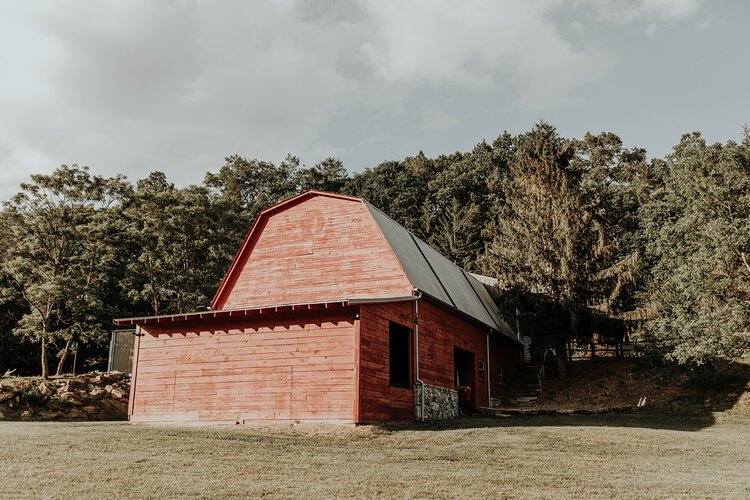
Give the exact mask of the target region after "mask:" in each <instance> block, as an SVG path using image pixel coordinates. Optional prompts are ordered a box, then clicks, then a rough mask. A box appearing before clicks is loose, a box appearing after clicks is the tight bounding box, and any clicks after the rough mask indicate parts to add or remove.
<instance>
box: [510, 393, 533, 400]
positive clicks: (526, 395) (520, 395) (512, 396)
mask: <svg viewBox="0 0 750 500" xmlns="http://www.w3.org/2000/svg"><path fill="white" fill-rule="evenodd" d="M508 398H510V399H518V398H534V399H537V398H539V391H536V392H533V391H514V392H511V393H510V394H508Z"/></svg>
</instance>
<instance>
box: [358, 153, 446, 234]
mask: <svg viewBox="0 0 750 500" xmlns="http://www.w3.org/2000/svg"><path fill="white" fill-rule="evenodd" d="M434 174H435V164H434V162H433V160H431V159H429V158H427V157H426V156H425V155H424V154H423V153H421V152H420V153H419V154H418V155H417V156H415V157H409V158H406V159H404V160H403V161H387V162H383V163H381V164H380V165H378V166H376V167H374V168H368V169H366V170H365V171H364V172H362V173H359V174H355V175H354V176H353V177H352V179H351V181H350V182H349V183H348V184H347V186H346V192H348V193H350V194H353V195H355V196H361V197H363V198H365V199H366V200H367V201H369V202H370V203H372V204H373V205H375V206H376V207H378V208H379V209H380V210H382V211H383V212H385V213H386V214H387V215H388V216H389V217H391V218H392V219H393V220H395V221H396V222H398V223H399V224H401V225H402V226H404V227H405V228H406V229H408V230H409V231H411V232H412V233H414V234H416V235H417V236H419V237H420V238H422V239H424V240H426V239H427V238H428V236H429V232H430V223H431V218H432V216H431V210H430V208H431V207H430V200H429V190H428V183H429V180H430V178H431V177H432V176H433V175H434Z"/></svg>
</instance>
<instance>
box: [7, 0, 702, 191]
mask: <svg viewBox="0 0 750 500" xmlns="http://www.w3.org/2000/svg"><path fill="white" fill-rule="evenodd" d="M695 8H697V3H696V2H679V1H677V0H673V1H666V0H662V1H657V2H655V3H653V2H648V3H647V2H645V1H644V2H625V3H622V2H615V1H610V2H604V3H603V4H601V3H599V2H593V1H591V2H586V1H582V0H568V1H565V0H540V1H535V2H527V1H521V0H509V1H506V2H493V1H487V0H467V1H463V2H455V1H453V0H434V1H427V0H414V1H410V2H402V1H399V2H396V1H392V0H360V1H348V0H336V1H333V0H332V1H328V2H307V1H302V0H276V1H268V2H243V1H229V0H228V1H212V2H209V1H200V0H194V1H189V0H184V1H172V2H153V1H147V0H128V1H114V0H108V1H101V2H96V3H91V2H88V1H83V0H70V1H66V2H64V3H61V2H55V1H51V0H50V1H48V2H23V1H20V0H19V1H15V2H10V3H6V4H4V12H3V16H2V17H0V65H1V66H0V67H2V68H3V77H2V78H0V172H1V173H2V175H1V176H0V199H2V198H6V197H7V196H8V195H9V194H10V193H12V192H14V191H15V190H16V189H17V186H18V184H19V182H21V181H23V180H26V179H27V178H28V175H29V174H30V173H31V172H49V171H51V170H52V169H54V168H55V167H56V166H58V165H59V164H61V163H79V164H89V165H91V167H92V168H93V170H94V171H95V172H97V173H103V174H113V173H116V172H123V173H126V174H128V175H129V176H130V177H131V178H138V177H142V176H145V175H146V174H147V173H148V172H149V171H151V170H154V169H160V170H164V171H166V172H167V173H168V174H169V176H170V177H171V178H172V179H174V180H175V181H177V182H180V183H189V182H200V181H201V180H202V177H203V175H204V173H205V172H206V171H207V170H210V169H215V168H217V167H219V166H220V165H221V164H222V162H223V158H224V157H225V156H227V155H230V154H234V153H238V154H242V155H245V156H248V157H260V158H264V159H269V160H277V161H278V160H280V159H282V158H283V157H284V156H285V154H286V153H287V152H291V153H294V154H303V155H304V154H310V155H320V154H329V153H330V154H338V155H340V156H341V157H342V158H344V160H345V161H347V159H355V160H356V163H357V164H360V165H361V164H363V163H366V162H368V161H372V160H373V159H371V158H361V157H358V156H357V152H356V151H353V150H352V148H351V144H345V143H342V142H337V139H336V136H337V135H341V136H346V137H350V138H351V134H350V133H348V132H350V130H351V127H350V126H349V124H351V123H357V122H367V123H368V126H367V127H363V128H366V129H367V130H383V131H386V132H387V133H385V134H384V135H383V136H382V137H380V138H379V139H378V141H379V143H381V144H385V143H386V142H387V141H392V142H393V141H397V140H401V141H408V140H409V138H408V137H396V136H395V135H393V134H394V133H393V132H390V131H392V130H393V127H392V123H393V122H396V121H399V120H401V118H402V117H403V115H404V114H406V113H410V112H414V109H416V113H417V114H420V113H421V121H420V120H419V119H417V124H418V125H419V126H421V127H422V129H423V130H431V129H432V128H434V127H435V126H437V127H438V128H446V127H453V126H455V125H456V124H457V123H459V122H460V120H461V118H460V117H457V116H454V114H453V113H451V112H449V111H448V110H447V109H444V108H445V107H444V106H443V104H441V103H440V102H436V101H435V100H434V98H433V99H432V100H425V99H426V98H425V99H423V98H422V96H423V95H424V94H425V93H430V92H432V93H433V94H440V95H445V94H449V93H450V94H452V95H454V96H455V98H456V99H464V98H465V99H472V98H475V96H477V95H482V96H493V97H492V98H493V99H497V100H503V101H507V102H517V103H519V104H518V105H519V106H522V107H527V108H530V109H542V108H544V107H545V106H555V105H558V104H560V103H565V102H566V101H567V99H568V96H569V95H570V94H571V93H572V92H575V91H576V89H578V88H580V87H581V86H583V85H587V84H589V83H591V82H594V81H596V80H597V79H600V78H602V77H603V76H604V75H606V74H607V72H608V71H609V68H610V66H611V63H610V62H609V61H610V60H611V57H610V55H611V54H610V50H609V49H607V48H606V46H604V45H603V44H601V43H596V42H594V43H581V42H580V40H578V41H574V40H571V39H569V38H568V36H567V33H568V32H569V29H568V27H569V26H570V22H566V23H559V24H560V25H558V22H557V21H556V16H557V15H558V14H559V13H560V12H564V11H567V10H570V9H585V10H587V11H589V12H593V13H594V14H595V15H596V16H599V17H600V18H601V19H603V20H604V21H602V22H621V21H622V20H623V19H633V18H635V17H638V16H642V17H645V16H656V17H659V18H670V19H673V18H676V17H679V16H685V15H689V13H690V12H692V11H693V10H694V9H695ZM691 9H693V10H691ZM581 30H582V29H581V28H579V29H578V30H576V32H577V36H579V37H582V36H583V35H582V34H581V33H578V32H579V31H581ZM454 104H455V103H454ZM459 106H460V104H459ZM454 107H455V105H454ZM420 110H421V111H420ZM339 123H343V124H346V125H345V126H347V127H348V128H347V129H346V130H343V129H340V130H339V131H338V132H340V133H339V134H337V130H336V127H337V126H344V125H337V124H339ZM324 131H325V135H326V137H322V135H324ZM389 134H391V135H389ZM370 139H371V138H370ZM358 140H359V141H361V142H362V143H365V142H367V141H368V140H369V139H368V138H367V137H362V138H359V139H358ZM370 149H371V150H373V151H374V150H376V148H370ZM318 160H320V158H317V157H313V158H305V157H304V156H303V161H305V162H307V163H314V162H316V161H318ZM347 164H349V163H347Z"/></svg>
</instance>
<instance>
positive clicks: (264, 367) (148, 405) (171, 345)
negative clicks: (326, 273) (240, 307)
mask: <svg viewBox="0 0 750 500" xmlns="http://www.w3.org/2000/svg"><path fill="white" fill-rule="evenodd" d="M355 313H356V309H355V308H340V309H338V310H337V311H335V312H332V311H309V312H302V311H298V312H295V313H294V316H292V315H290V314H286V315H284V314H278V313H276V314H273V315H269V317H253V318H244V319H238V320H233V321H232V322H227V321H222V322H218V321H216V320H214V321H211V322H204V323H202V324H201V323H199V322H196V323H192V324H188V323H173V324H171V325H170V326H162V325H154V326H152V325H145V326H143V327H141V330H142V333H143V334H144V335H142V336H140V337H139V338H138V346H137V349H138V351H137V354H136V359H135V362H134V365H135V370H136V371H135V375H134V382H133V385H132V392H131V400H130V401H131V407H132V408H131V415H130V419H131V421H134V422H138V421H141V422H142V421H152V422H153V421H156V422H162V421H165V422H170V421H193V422H231V423H235V422H242V421H245V420H270V419H275V420H296V419H308V420H329V421H343V422H352V421H353V415H354V406H355V405H354V402H355V392H354V391H355V384H354V374H355V369H354V358H355V338H354V334H355V326H354V324H355V320H354V319H353V316H354V314H355Z"/></svg>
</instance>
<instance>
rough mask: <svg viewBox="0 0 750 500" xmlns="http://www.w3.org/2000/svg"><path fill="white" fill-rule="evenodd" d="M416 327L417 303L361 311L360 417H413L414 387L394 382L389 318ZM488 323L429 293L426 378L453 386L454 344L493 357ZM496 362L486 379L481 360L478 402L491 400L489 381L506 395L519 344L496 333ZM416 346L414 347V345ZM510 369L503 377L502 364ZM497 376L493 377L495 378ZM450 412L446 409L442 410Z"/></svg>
mask: <svg viewBox="0 0 750 500" xmlns="http://www.w3.org/2000/svg"><path fill="white" fill-rule="evenodd" d="M389 321H393V322H395V323H399V324H401V325H404V326H406V327H408V328H410V329H412V331H413V329H414V303H413V302H401V303H393V304H373V305H363V306H361V311H360V332H359V335H360V339H361V340H360V342H361V344H360V352H359V357H360V359H359V366H360V372H359V402H360V407H359V417H360V421H362V422H367V421H376V420H391V419H404V418H412V417H413V416H414V414H415V409H414V405H415V403H414V399H413V398H414V391H411V390H406V389H400V388H393V387H390V385H389V359H388V358H389V348H388V322H389ZM486 333H487V328H486V327H481V326H479V325H477V324H475V323H473V322H471V321H469V320H467V319H464V318H463V317H461V316H458V315H456V314H454V313H453V312H451V311H449V310H447V309H445V308H443V307H441V306H439V305H437V304H435V303H432V302H430V301H428V300H426V299H421V300H420V301H419V359H420V361H419V372H420V378H421V379H422V380H423V381H424V383H426V384H429V385H432V386H437V387H443V388H447V389H453V388H454V384H455V374H454V371H453V367H454V359H453V357H454V347H459V348H461V349H464V350H466V351H469V352H472V353H474V355H475V359H476V360H480V359H481V360H484V361H485V363H486V361H487V335H486ZM490 340H491V343H490V365H489V367H488V368H487V369H486V373H485V376H484V379H483V380H481V379H480V374H479V370H478V365H479V363H477V362H475V364H474V368H475V374H474V377H475V384H476V391H475V393H474V395H473V396H474V404H475V406H476V407H482V406H487V405H488V398H487V383H488V381H489V382H490V383H491V384H492V387H491V390H492V397H493V399H494V398H496V397H498V395H502V394H503V393H504V391H505V390H506V387H507V385H508V384H509V383H510V380H511V379H512V376H513V374H514V373H515V369H516V367H517V364H518V347H517V346H515V344H514V343H513V342H512V341H510V340H505V339H503V338H501V337H499V336H498V335H497V334H494V335H492V336H491V339H490ZM412 348H413V347H412ZM498 363H501V364H502V366H503V371H504V381H503V384H502V385H501V384H499V383H497V382H498V381H497V380H496V379H497V365H498ZM493 376H494V377H495V380H494V382H495V383H493V378H492V377H493ZM437 413H439V414H447V413H445V412H437Z"/></svg>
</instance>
